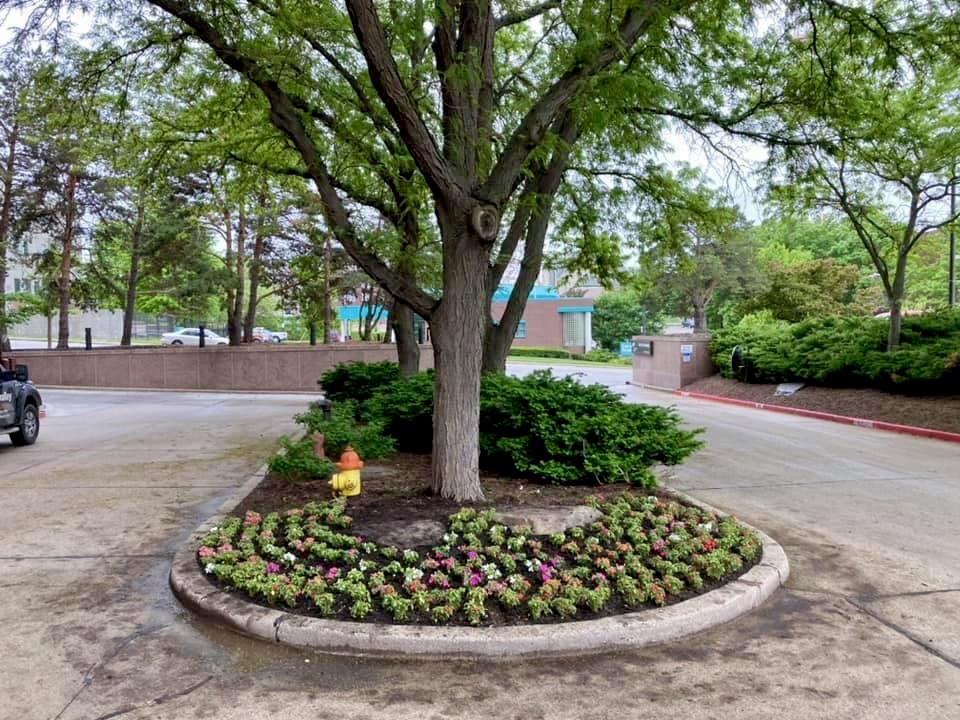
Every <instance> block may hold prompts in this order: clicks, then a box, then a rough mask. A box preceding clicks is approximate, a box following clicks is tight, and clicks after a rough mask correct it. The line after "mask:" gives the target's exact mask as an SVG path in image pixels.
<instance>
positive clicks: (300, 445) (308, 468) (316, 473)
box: [267, 437, 333, 480]
mask: <svg viewBox="0 0 960 720" xmlns="http://www.w3.org/2000/svg"><path fill="white" fill-rule="evenodd" d="M280 444H281V445H282V446H283V450H281V451H279V452H278V453H276V454H275V455H274V456H273V457H271V458H270V462H269V464H268V465H267V467H268V468H269V469H270V471H271V472H275V473H277V474H278V475H282V476H283V477H285V478H287V479H288V480H311V479H314V478H321V479H322V478H327V477H330V473H332V472H333V463H332V462H331V461H330V460H328V459H326V458H318V457H317V456H316V455H315V454H314V452H313V440H311V439H310V438H309V437H305V438H303V439H302V440H298V441H296V442H294V441H293V440H291V439H290V438H288V437H282V438H280Z"/></svg>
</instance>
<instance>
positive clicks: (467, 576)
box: [197, 493, 761, 625]
mask: <svg viewBox="0 0 960 720" xmlns="http://www.w3.org/2000/svg"><path fill="white" fill-rule="evenodd" d="M587 502H588V503H589V504H591V505H593V506H594V507H597V508H598V509H599V510H600V511H601V512H602V513H603V517H602V518H601V519H600V520H599V521H597V522H594V523H592V524H590V525H587V526H583V527H574V528H571V529H570V530H567V531H566V532H563V533H558V534H556V535H550V536H534V535H531V534H529V533H527V532H525V531H519V530H512V529H511V528H508V527H507V526H505V525H502V524H500V523H498V522H496V521H495V520H494V511H492V510H487V511H477V510H473V509H469V508H466V509H462V510H460V511H459V512H457V513H455V514H454V515H451V516H450V523H449V527H448V530H447V532H446V534H445V535H444V536H443V538H442V540H441V541H440V543H439V544H437V545H436V546H434V547H433V548H431V549H429V550H428V551H425V552H418V551H417V550H412V549H401V548H397V547H392V546H381V545H378V544H377V543H374V542H370V541H368V540H366V539H365V538H363V537H361V536H358V535H355V534H352V533H350V530H349V528H350V524H351V519H350V517H349V516H347V515H346V514H345V509H346V503H345V501H344V500H343V499H339V500H335V501H332V502H327V503H308V504H307V505H305V506H304V507H303V508H302V509H294V510H288V511H287V512H286V513H284V514H282V515H281V514H279V513H270V514H268V515H266V516H261V515H259V514H258V513H255V512H248V513H247V514H246V515H245V516H244V517H242V518H240V517H230V518H228V519H226V520H225V521H224V522H222V523H221V524H220V525H219V526H217V527H215V528H212V529H211V530H210V531H209V533H207V535H206V536H205V537H204V538H203V539H202V541H201V544H200V548H199V550H198V552H197V556H198V559H199V562H200V564H201V566H202V567H203V568H204V570H205V571H206V572H207V573H208V574H209V575H211V576H213V577H215V578H216V579H217V580H219V581H220V582H221V583H222V584H223V585H224V586H225V587H226V588H228V589H231V590H237V591H240V592H243V593H246V594H247V595H249V596H250V597H251V598H253V599H255V600H257V601H260V602H266V603H268V604H276V605H281V604H282V605H286V606H288V607H290V608H294V609H297V610H298V611H302V612H307V613H310V614H316V615H321V616H334V617H337V616H339V617H350V618H353V619H356V620H377V621H390V620H392V621H394V622H420V623H425V622H432V623H436V624H470V625H481V624H495V623H503V622H514V621H517V620H523V619H527V620H528V621H533V622H538V621H548V620H568V619H574V618H584V617H589V616H590V615H593V614H597V613H603V612H618V611H625V610H629V609H632V608H639V607H642V606H649V605H663V604H665V603H666V602H667V600H668V598H669V597H670V596H675V595H678V594H680V593H683V592H686V591H693V592H698V591H701V590H702V589H703V588H704V584H705V582H707V581H710V580H712V581H720V580H723V579H725V578H727V577H729V576H730V575H732V574H734V573H736V572H738V571H739V570H740V569H741V568H742V567H743V565H744V563H750V562H752V561H753V560H755V559H756V558H757V557H758V556H759V553H760V550H761V543H760V539H759V537H758V536H757V535H756V534H755V533H753V532H751V531H749V530H747V529H745V528H743V527H742V526H741V525H740V524H739V523H737V522H736V520H735V519H733V518H731V517H723V518H719V517H716V516H715V515H714V514H712V513H707V512H705V511H703V510H701V509H699V508H696V507H692V506H689V505H684V504H682V503H679V502H676V501H669V500H663V499H661V498H658V497H656V496H653V495H634V494H629V493H627V494H623V495H620V496H618V497H616V498H613V499H610V500H606V501H604V500H601V499H600V498H588V500H587Z"/></svg>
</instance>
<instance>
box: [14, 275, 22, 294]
mask: <svg viewBox="0 0 960 720" xmlns="http://www.w3.org/2000/svg"><path fill="white" fill-rule="evenodd" d="M22 283H23V281H22V280H21V279H20V278H14V279H13V291H14V292H15V293H18V292H20V286H21V284H22Z"/></svg>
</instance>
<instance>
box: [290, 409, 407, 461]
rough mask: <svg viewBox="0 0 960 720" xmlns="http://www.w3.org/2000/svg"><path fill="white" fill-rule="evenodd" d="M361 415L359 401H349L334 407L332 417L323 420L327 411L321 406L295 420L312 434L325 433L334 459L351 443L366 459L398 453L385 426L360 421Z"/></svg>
mask: <svg viewBox="0 0 960 720" xmlns="http://www.w3.org/2000/svg"><path fill="white" fill-rule="evenodd" d="M358 414H359V412H358V410H357V403H356V401H354V400H345V401H342V402H339V403H337V404H335V405H334V406H333V408H332V412H331V417H330V419H329V420H324V419H323V412H322V411H321V410H320V409H318V408H311V409H310V411H309V412H306V413H303V414H302V415H297V416H296V417H295V418H294V419H295V420H296V421H297V422H298V423H300V424H301V425H303V426H304V427H305V428H306V430H307V434H308V435H310V434H311V433H313V432H315V431H319V432H321V433H323V437H324V448H325V450H326V453H327V455H329V456H330V457H332V458H338V457H340V454H341V453H342V452H343V451H344V450H345V449H346V447H347V446H348V445H349V446H350V447H352V448H353V449H354V450H356V451H357V454H358V455H359V456H360V457H361V458H363V459H364V460H373V459H375V458H380V457H383V456H384V455H389V454H390V453H392V452H394V451H395V449H396V444H395V443H394V440H393V438H392V437H390V435H388V434H387V433H386V432H385V431H384V428H383V425H382V424H381V423H378V422H368V423H365V424H361V423H358V422H357V420H356V417H357V415H358Z"/></svg>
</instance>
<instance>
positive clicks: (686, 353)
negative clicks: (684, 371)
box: [680, 344, 693, 363]
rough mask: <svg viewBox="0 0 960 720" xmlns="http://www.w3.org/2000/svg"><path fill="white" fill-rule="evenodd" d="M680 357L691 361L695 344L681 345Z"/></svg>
mask: <svg viewBox="0 0 960 720" xmlns="http://www.w3.org/2000/svg"><path fill="white" fill-rule="evenodd" d="M680 357H682V358H683V361H684V362H685V363H688V362H690V360H692V359H693V345H687V344H684V345H681V346H680Z"/></svg>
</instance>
